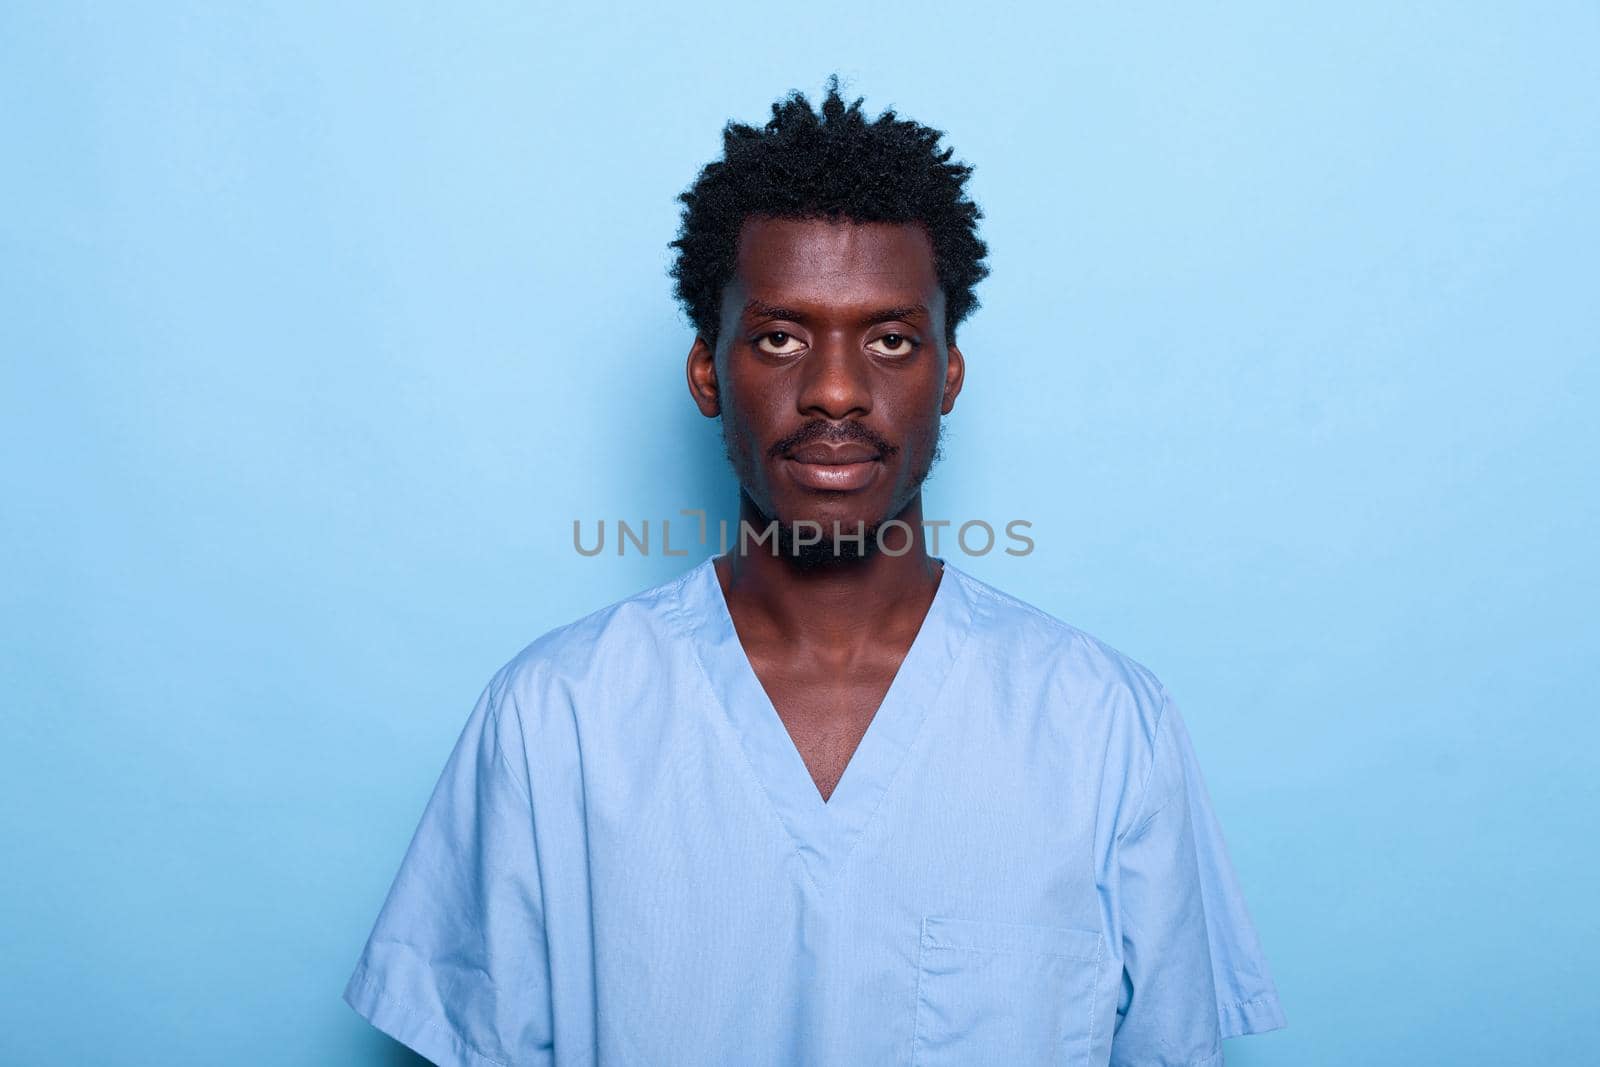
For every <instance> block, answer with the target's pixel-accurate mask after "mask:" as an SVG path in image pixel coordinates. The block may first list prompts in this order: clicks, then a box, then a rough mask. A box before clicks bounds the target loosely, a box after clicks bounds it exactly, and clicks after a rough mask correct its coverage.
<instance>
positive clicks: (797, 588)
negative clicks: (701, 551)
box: [715, 493, 943, 650]
mask: <svg viewBox="0 0 1600 1067" xmlns="http://www.w3.org/2000/svg"><path fill="white" fill-rule="evenodd" d="M739 510H740V516H739V517H740V521H741V523H744V522H747V523H749V524H750V526H751V528H752V529H754V530H764V529H765V528H766V525H767V522H768V520H767V518H766V517H765V516H763V515H762V514H761V513H760V512H759V511H758V510H757V509H756V507H755V505H754V504H753V503H752V502H751V501H750V499H749V497H748V496H745V495H744V494H740V509H739ZM893 518H895V519H898V520H900V522H902V523H904V524H905V527H904V528H902V527H898V526H896V527H891V528H889V529H888V530H885V531H884V532H883V542H884V543H885V544H886V545H888V546H889V548H890V549H891V550H893V551H895V552H897V553H899V554H898V555H890V554H889V553H887V552H882V551H879V550H877V548H876V546H875V545H873V544H872V541H873V538H872V536H871V534H868V535H867V540H868V543H869V546H870V547H871V548H872V551H871V552H870V553H869V554H867V555H864V556H860V557H853V558H839V559H833V560H827V561H825V562H824V563H822V564H821V565H810V566H802V565H801V564H799V563H797V562H796V561H795V560H793V559H792V558H790V557H788V556H786V555H784V554H783V552H782V550H781V549H780V552H779V554H778V555H776V556H774V555H773V554H772V549H771V547H770V545H767V544H762V545H755V544H753V543H751V544H748V545H746V546H745V550H744V551H743V552H740V551H739V545H740V542H738V541H736V542H735V547H734V548H733V549H732V550H731V551H730V552H729V553H728V554H727V555H724V556H720V557H718V558H717V560H716V564H715V566H716V570H717V579H718V581H719V582H721V584H722V591H723V596H724V598H725V599H726V600H727V602H728V607H729V610H730V611H731V612H733V613H734V614H735V617H736V618H738V619H739V621H740V622H741V624H742V628H743V627H744V626H748V627H751V628H758V629H759V630H761V631H765V632H766V633H767V634H768V635H770V637H771V638H772V639H774V640H782V641H786V642H790V643H792V645H793V646H798V647H801V648H805V647H829V648H833V649H835V650H840V649H846V648H849V647H853V646H858V645H860V644H862V643H865V642H870V641H876V640H880V639H882V638H883V637H884V636H885V635H886V634H888V633H892V632H894V631H897V630H901V629H905V628H906V627H909V628H910V629H911V631H912V632H913V633H914V632H915V630H916V627H917V626H918V625H920V623H921V620H922V617H923V615H924V614H925V613H926V611H927V608H928V605H929V604H930V603H931V602H932V600H933V595H934V592H935V591H936V590H937V588H938V585H939V581H940V575H941V572H942V570H943V564H942V563H940V562H937V561H935V560H934V559H933V557H931V556H929V555H928V551H927V546H926V544H925V542H924V539H923V528H922V494H921V493H918V494H917V495H916V496H914V497H913V498H912V499H911V501H910V502H909V503H908V504H907V505H906V506H905V507H904V508H903V509H902V510H901V511H900V512H899V514H897V515H895V516H893ZM907 529H909V531H910V532H909V544H908V534H907ZM829 532H830V533H831V530H830V531H829ZM902 547H904V548H905V551H903V552H902V551H901V548H902Z"/></svg>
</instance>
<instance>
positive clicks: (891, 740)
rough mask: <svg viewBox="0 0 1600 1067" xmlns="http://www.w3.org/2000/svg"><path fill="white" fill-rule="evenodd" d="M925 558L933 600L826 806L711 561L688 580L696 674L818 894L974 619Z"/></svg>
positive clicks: (953, 576)
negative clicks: (932, 578) (934, 582)
mask: <svg viewBox="0 0 1600 1067" xmlns="http://www.w3.org/2000/svg"><path fill="white" fill-rule="evenodd" d="M933 558H934V559H937V560H938V561H939V563H940V564H942V570H941V573H940V577H939V585H938V587H937V588H936V589H935V590H934V595H933V600H932V602H931V603H929V605H928V610H927V612H926V613H925V614H924V615H923V618H922V624H921V626H920V627H919V628H918V630H917V634H916V637H915V638H913V639H912V642H911V647H910V648H908V649H907V650H906V654H905V657H904V658H903V659H902V660H901V662H900V667H899V669H898V670H897V671H896V672H895V676H894V679H893V680H892V681H891V682H890V684H889V689H888V691H887V692H886V693H885V694H884V697H883V700H882V701H881V702H880V703H879V705H878V708H877V710H876V711H875V712H874V713H873V716H872V720H871V722H869V723H868V724H867V729H866V732H865V733H864V734H863V735H862V737H861V740H860V742H859V743H857V745H856V748H855V751H854V752H853V753H852V754H851V756H850V760H849V762H848V763H847V764H846V765H845V769H844V773H843V775H842V776H841V777H840V778H839V781H838V783H837V784H836V785H835V786H834V788H833V792H832V793H831V794H830V795H829V798H828V799H827V800H823V798H822V793H821V791H820V790H819V789H818V788H817V784H816V782H815V781H814V780H813V779H812V777H811V771H810V769H809V768H807V766H806V762H805V758H804V757H803V756H802V755H801V754H800V749H799V748H798V746H796V745H795V743H794V738H793V737H791V736H790V734H789V731H788V728H787V727H785V726H784V724H783V720H782V718H781V717H780V716H779V715H778V711H777V708H776V706H774V704H773V703H772V698H771V697H769V696H768V695H767V691H766V689H765V687H764V686H762V684H761V679H760V678H759V676H757V674H756V672H755V668H754V667H753V666H752V665H751V662H750V658H749V656H748V655H747V654H746V653H745V650H744V646H743V644H741V643H740V641H739V636H738V631H737V629H736V628H735V627H734V624H733V615H732V613H731V612H730V611H729V610H728V602H727V598H726V597H725V596H724V595H723V592H722V583H721V582H720V581H718V579H717V572H716V566H715V563H716V557H715V556H710V557H708V558H707V559H706V560H705V562H703V563H701V564H700V566H699V567H698V568H696V570H697V572H698V573H697V574H692V575H690V577H691V578H692V579H693V581H692V583H691V585H690V588H689V589H687V590H686V592H687V593H689V594H690V596H688V597H687V598H686V599H688V600H689V601H690V602H691V603H690V604H688V605H686V606H689V607H691V609H693V610H692V615H694V616H698V617H696V618H693V619H692V626H693V628H694V631H695V633H694V636H695V638H696V640H695V641H694V645H695V651H696V654H697V655H698V656H699V657H700V663H701V667H702V668H703V669H704V671H705V674H706V679H707V681H708V682H709V683H710V685H711V688H712V691H713V692H714V693H715V694H716V696H717V699H718V702H719V703H720V704H721V705H722V711H723V713H724V714H725V715H726V716H727V719H728V723H729V725H730V726H731V727H732V728H733V732H734V734H735V736H736V737H737V740H738V743H739V745H740V747H741V748H742V749H743V751H744V755H745V757H746V758H747V760H748V762H749V764H750V768H751V770H752V771H753V772H754V774H755V777H756V779H757V780H758V782H759V783H760V785H761V787H762V789H763V791H764V792H765V793H766V795H767V798H768V800H769V801H770V802H771V803H772V806H773V807H774V808H775V809H776V811H777V814H778V818H779V820H780V821H781V822H782V823H783V825H784V828H785V829H786V830H787V831H788V833H789V835H790V837H791V838H792V839H793V841H794V845H795V849H796V851H797V852H798V853H799V856H800V858H801V861H802V862H803V863H804V865H805V868H806V871H807V874H808V875H809V877H810V879H811V882H812V884H813V886H814V887H815V888H816V889H817V890H818V892H823V891H824V890H825V889H826V887H827V886H828V885H829V884H830V882H831V881H832V878H833V875H834V874H835V873H836V872H837V870H838V868H839V867H840V866H841V865H842V864H843V863H844V861H845V860H846V859H847V858H848V857H849V855H850V853H851V852H852V851H853V850H854V847H855V844H856V842H857V841H858V840H859V838H860V836H861V832H862V830H863V829H865V827H866V825H867V824H868V823H869V822H870V821H871V819H872V815H873V813H874V812H875V811H877V809H878V806H879V804H880V803H881V802H882V800H883V798H884V795H885V794H886V793H887V792H888V790H889V787H890V785H891V784H892V783H893V781H894V779H895V776H896V774H897V773H898V772H899V770H900V768H901V766H902V765H903V763H904V762H905V758H906V755H907V753H908V752H909V751H910V749H911V746H912V744H913V743H914V742H915V741H916V738H917V735H918V734H919V733H920V731H921V728H922V723H923V720H924V719H925V718H926V717H927V713H928V711H929V709H930V708H931V707H932V706H933V704H934V703H935V701H936V700H937V698H938V696H939V693H940V690H941V688H942V687H943V684H944V680H945V677H946V676H947V675H948V674H949V672H950V668H951V665H952V663H953V662H954V660H955V658H956V656H957V654H958V653H959V651H960V649H961V646H962V643H963V641H964V639H965V637H966V635H967V632H968V629H969V624H970V622H971V618H972V613H971V608H970V605H969V603H968V601H967V597H966V592H965V590H964V589H963V588H962V583H961V575H960V573H959V572H958V571H957V570H956V568H954V567H952V566H951V565H950V563H949V561H948V560H945V559H943V558H941V557H938V556H935V557H933Z"/></svg>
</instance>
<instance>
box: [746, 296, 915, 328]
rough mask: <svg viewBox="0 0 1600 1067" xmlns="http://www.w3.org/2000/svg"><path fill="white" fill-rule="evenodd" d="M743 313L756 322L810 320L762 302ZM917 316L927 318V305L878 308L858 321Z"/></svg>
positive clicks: (807, 316) (801, 312)
mask: <svg viewBox="0 0 1600 1067" xmlns="http://www.w3.org/2000/svg"><path fill="white" fill-rule="evenodd" d="M744 313H745V316H746V317H747V318H750V319H753V320H754V321H756V322H767V321H769V320H772V319H788V320H789V321H791V322H807V321H809V320H810V319H811V316H810V315H807V314H806V313H805V312H803V311H798V310H796V309H794V308H789V307H783V306H782V305H779V304H769V303H767V302H766V301H764V300H751V301H750V302H749V303H747V304H745V306H744ZM918 315H921V316H923V317H924V318H926V317H928V308H927V305H925V304H901V305H898V306H896V307H886V308H879V309H877V310H876V311H869V312H867V313H866V314H865V315H863V316H861V318H860V320H859V321H861V322H863V323H873V322H889V321H891V320H893V319H902V320H909V319H913V318H915V317H916V316H918Z"/></svg>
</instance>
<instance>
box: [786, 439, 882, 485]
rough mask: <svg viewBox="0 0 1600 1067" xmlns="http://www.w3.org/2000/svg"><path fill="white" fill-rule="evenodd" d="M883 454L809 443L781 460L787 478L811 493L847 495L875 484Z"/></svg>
mask: <svg viewBox="0 0 1600 1067" xmlns="http://www.w3.org/2000/svg"><path fill="white" fill-rule="evenodd" d="M882 458H883V454H882V453H881V452H879V451H878V450H877V449H875V448H873V447H872V446H871V445H865V444H860V443H846V444H839V445H834V444H828V443H826V442H822V441H813V442H811V443H809V444H804V445H801V446H799V447H798V448H795V449H793V450H791V451H790V452H788V453H787V454H786V455H785V456H784V459H785V460H787V463H786V464H785V466H786V467H787V468H788V471H789V476H790V477H791V478H793V479H794V481H795V482H796V483H797V484H798V485H800V486H801V487H802V488H805V489H810V490H812V491H814V492H829V493H850V492H855V491H857V490H860V489H865V488H866V487H867V486H869V485H871V484H872V483H873V482H874V481H876V480H877V477H878V472H879V471H880V470H881V469H882V466H883V464H882V463H880V462H879V461H880V460H881V459H882Z"/></svg>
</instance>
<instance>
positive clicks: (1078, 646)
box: [950, 567, 1168, 751]
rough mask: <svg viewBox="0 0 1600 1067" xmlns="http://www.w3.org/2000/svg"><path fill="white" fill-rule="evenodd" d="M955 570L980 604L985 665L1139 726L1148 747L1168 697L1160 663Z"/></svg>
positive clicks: (1083, 708)
mask: <svg viewBox="0 0 1600 1067" xmlns="http://www.w3.org/2000/svg"><path fill="white" fill-rule="evenodd" d="M950 570H951V573H952V574H954V575H955V577H956V579H957V581H958V582H960V583H961V586H962V589H963V590H964V591H965V592H966V594H967V597H968V600H969V602H970V603H971V605H972V612H973V627H972V630H973V637H974V638H975V639H976V640H977V641H978V642H979V644H980V650H979V651H980V655H981V656H983V657H984V668H985V669H987V670H990V671H993V672H996V673H998V674H1001V675H1004V676H1010V677H1026V678H1028V679H1032V680H1034V684H1036V685H1038V686H1040V687H1042V688H1044V689H1046V690H1047V692H1046V693H1045V694H1044V695H1045V696H1046V697H1047V698H1048V699H1049V703H1050V705H1051V706H1054V707H1059V708H1062V709H1064V710H1068V711H1071V712H1072V713H1075V714H1079V715H1087V716H1090V717H1099V718H1102V719H1104V720H1105V723H1104V725H1106V726H1108V727H1114V728H1119V729H1125V730H1128V731H1131V732H1132V733H1133V734H1136V735H1138V737H1139V739H1140V740H1142V742H1143V745H1144V747H1145V748H1146V750H1147V751H1148V748H1149V746H1151V745H1152V744H1153V742H1154V738H1155V734H1156V726H1157V724H1158V723H1159V721H1160V718H1161V715H1162V711H1163V709H1164V708H1165V706H1166V705H1167V703H1168V696H1167V691H1166V687H1165V686H1164V685H1163V684H1162V682H1161V680H1160V678H1158V677H1157V676H1156V674H1155V672H1154V671H1152V670H1151V669H1150V668H1149V667H1146V666H1145V665H1144V664H1143V663H1141V662H1139V661H1138V660H1136V659H1134V658H1133V657H1132V656H1129V655H1127V654H1126V653H1124V652H1122V651H1120V650H1118V649H1116V648H1113V647H1112V646H1111V645H1110V644H1108V643H1106V642H1105V641H1103V640H1101V639H1100V638H1098V637H1096V636H1094V635H1093V634H1090V633H1087V632H1085V631H1084V630H1081V629H1079V628H1078V627H1076V626H1074V625H1072V624H1071V623H1068V622H1066V621H1064V620H1062V619H1060V618H1058V617H1056V616H1055V615H1052V614H1051V613H1049V612H1048V611H1045V610H1044V609H1043V608H1040V607H1038V606H1036V605H1034V604H1032V603H1029V602H1028V601H1026V600H1024V599H1022V598H1021V597H1018V596H1014V595H1012V594H1010V593H1007V592H1005V591H1003V590H1001V589H998V588H996V587H995V586H993V585H990V584H989V583H987V582H984V581H982V580H980V579H978V578H975V577H973V576H972V575H970V574H967V573H966V572H964V571H961V570H957V569H955V568H953V567H952V568H950Z"/></svg>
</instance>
